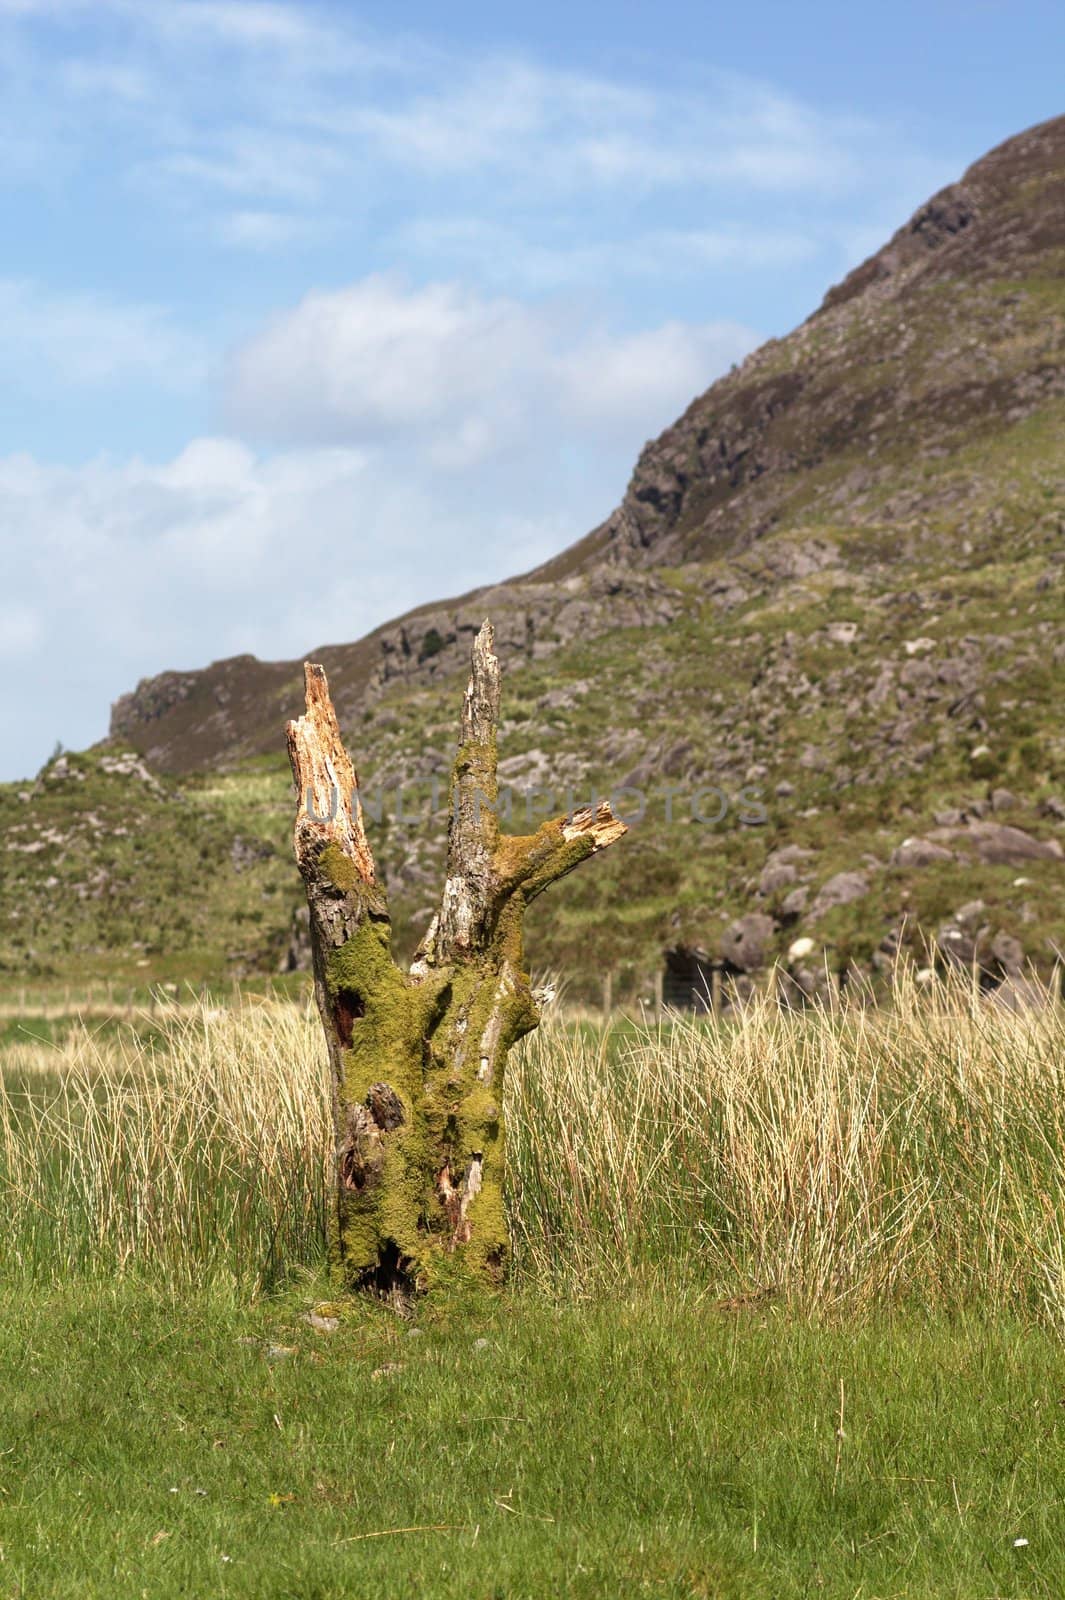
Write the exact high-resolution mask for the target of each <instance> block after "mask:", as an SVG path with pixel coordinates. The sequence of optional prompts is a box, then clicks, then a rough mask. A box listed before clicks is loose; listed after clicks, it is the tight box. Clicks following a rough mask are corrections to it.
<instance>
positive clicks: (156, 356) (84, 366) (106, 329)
mask: <svg viewBox="0 0 1065 1600" xmlns="http://www.w3.org/2000/svg"><path fill="white" fill-rule="evenodd" d="M0 359H2V360H3V362H4V364H5V366H6V367H7V368H8V371H9V372H10V371H11V369H12V368H13V367H19V368H20V369H21V370H22V371H23V374H24V376H25V377H26V379H27V380H28V381H29V382H31V383H33V384H36V383H37V382H39V381H40V380H41V379H42V378H43V379H47V380H49V381H52V382H59V383H61V384H71V385H75V386H79V387H80V386H82V385H95V384H108V383H116V382H121V381H124V380H126V379H128V378H130V377H140V378H151V380H152V382H153V383H155V384H158V385H160V386H162V387H163V388H166V389H188V388H190V387H192V386H194V385H195V384H197V383H200V382H202V381H203V379H204V377H205V376H206V372H207V354H206V347H205V345H204V344H203V343H202V342H201V341H200V340H199V339H197V338H196V337H194V336H191V335H188V334H186V333H184V332H183V331H181V330H180V329H178V328H177V327H176V326H175V325H174V323H173V320H172V319H171V317H170V316H169V315H168V314H167V312H166V311H164V310H163V309H162V308H161V307H159V306H145V305H119V304H115V303H113V302H111V301H109V300H106V299H104V298H102V297H100V296H96V295H87V294H82V295H63V294H56V293H53V292H50V291H48V290H46V289H44V288H43V287H41V286H40V285H39V284H33V283H28V282H20V281H15V280H12V279H0Z"/></svg>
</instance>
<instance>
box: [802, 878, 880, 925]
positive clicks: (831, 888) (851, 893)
mask: <svg viewBox="0 0 1065 1600" xmlns="http://www.w3.org/2000/svg"><path fill="white" fill-rule="evenodd" d="M868 893H869V879H868V878H867V877H866V876H865V874H864V872H837V873H836V875H835V876H834V877H832V878H829V880H828V882H827V883H824V884H822V885H821V887H820V889H819V890H818V891H817V896H816V898H815V900H814V903H813V905H812V906H811V907H810V916H811V917H812V918H813V919H814V921H816V920H817V918H818V917H823V916H824V915H825V914H826V913H827V912H829V911H834V910H835V909H836V907H837V906H845V905H849V904H850V902H851V901H852V900H860V899H861V898H862V896H863V895H866V894H868Z"/></svg>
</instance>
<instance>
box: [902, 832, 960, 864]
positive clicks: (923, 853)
mask: <svg viewBox="0 0 1065 1600" xmlns="http://www.w3.org/2000/svg"><path fill="white" fill-rule="evenodd" d="M953 860H954V855H953V852H952V851H950V850H948V849H946V847H945V846H944V845H941V844H934V843H933V842H932V840H931V839H921V838H917V839H903V841H902V843H901V844H900V845H898V846H897V847H896V848H895V849H894V850H893V851H892V852H891V865H892V866H893V867H931V866H933V865H934V864H935V863H936V862H937V861H953Z"/></svg>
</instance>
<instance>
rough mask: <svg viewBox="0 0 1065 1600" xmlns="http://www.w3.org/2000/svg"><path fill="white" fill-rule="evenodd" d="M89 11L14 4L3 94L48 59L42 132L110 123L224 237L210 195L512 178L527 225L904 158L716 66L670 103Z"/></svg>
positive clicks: (793, 187)
mask: <svg viewBox="0 0 1065 1600" xmlns="http://www.w3.org/2000/svg"><path fill="white" fill-rule="evenodd" d="M81 10H82V6H81V5H79V4H78V0H52V3H51V4H46V3H43V0H42V3H40V4H30V3H21V4H15V3H13V0H7V15H8V17H9V18H10V19H11V22H10V26H11V27H12V28H16V29H18V30H19V49H20V52H21V65H20V66H19V74H20V75H12V74H9V75H8V87H9V88H12V89H13V90H17V88H18V82H21V83H23V84H24V83H25V82H26V66H27V61H28V62H29V66H30V68H32V66H33V60H34V57H33V51H34V48H35V47H36V46H38V45H39V46H40V49H41V50H42V51H43V50H47V51H49V52H51V54H52V55H54V54H55V53H56V52H59V53H60V55H61V60H60V70H59V73H58V77H56V76H55V75H53V77H52V79H51V82H50V102H51V103H50V105H49V116H50V118H51V119H52V122H53V127H54V126H55V124H56V118H57V116H58V126H59V128H60V129H61V130H63V132H64V134H65V137H66V143H67V145H68V148H69V149H70V151H71V152H74V151H76V150H81V151H82V152H83V153H84V156H85V159H88V158H89V156H90V154H91V152H92V150H93V148H94V145H95V144H96V142H97V141H98V138H99V123H98V119H99V117H101V116H102V117H103V118H104V119H105V124H106V125H107V126H108V127H109V129H110V132H109V147H108V156H109V159H110V160H112V161H113V162H116V163H118V164H119V165H120V166H122V165H124V166H125V168H126V170H127V172H128V173H130V174H133V175H139V176H140V178H141V179H142V180H143V178H144V176H145V174H148V175H149V176H150V177H152V178H153V179H154V188H153V192H154V194H155V195H156V196H157V198H158V199H159V200H165V198H166V197H167V195H168V194H169V195H172V197H173V199H174V203H175V204H176V205H178V206H180V207H181V208H182V210H183V214H186V215H187V208H188V205H189V201H190V197H192V198H196V197H197V196H198V198H199V201H200V204H201V210H202V214H203V217H204V225H205V228H206V229H207V230H208V231H213V232H215V233H217V218H216V216H215V215H214V208H215V207H216V205H217V202H218V198H219V195H220V194H223V195H228V196H230V197H231V198H232V202H233V204H234V207H235V209H239V210H252V209H261V208H262V202H263V201H264V200H268V199H270V198H284V199H285V200H286V201H288V202H290V203H292V204H294V205H298V206H300V207H302V208H304V209H305V210H307V211H308V212H309V213H314V212H315V211H318V210H322V211H334V210H336V208H337V206H338V203H341V202H342V200H343V198H344V196H345V195H350V194H351V192H352V188H353V186H354V190H355V192H356V193H357V194H359V195H363V196H369V195H373V196H375V197H376V199H377V200H378V201H380V200H381V198H382V196H385V195H387V194H388V192H389V189H390V186H391V185H393V184H394V182H396V181H397V180H398V181H405V182H416V181H429V180H431V179H434V178H440V177H446V178H447V179H448V180H449V181H452V182H454V183H463V182H467V181H470V182H472V181H475V180H476V181H478V182H481V181H486V182H491V183H494V184H501V185H514V184H516V183H519V182H520V184H521V195H522V203H523V205H524V206H525V207H526V209H529V210H535V209H536V208H537V206H545V207H546V206H557V205H558V204H559V203H560V201H562V202H564V203H571V202H572V203H579V197H580V196H582V195H587V196H595V195H596V194H599V195H602V196H603V197H604V198H605V199H607V200H610V199H620V198H623V199H624V200H625V202H626V203H628V204H631V203H632V202H633V201H634V200H638V199H639V198H640V197H641V196H644V195H646V194H648V193H650V192H652V191H655V192H659V193H661V192H663V191H666V192H668V191H677V192H687V193H688V194H689V195H691V196H692V197H694V196H696V195H700V194H701V195H703V196H704V197H705V196H708V195H710V194H717V195H720V196H721V197H722V198H723V199H724V200H725V201H726V202H727V201H728V198H729V196H730V195H732V196H735V194H736V193H737V192H738V191H740V190H744V189H747V190H751V189H753V190H756V191H762V192H765V193H772V194H777V195H780V196H793V197H800V196H812V197H817V196H825V195H832V194H839V193H842V192H847V191H854V190H856V189H858V188H859V187H860V186H861V184H862V183H863V182H865V181H867V178H868V171H869V167H870V164H873V165H881V166H882V165H884V164H885V163H886V162H887V161H888V160H890V161H892V162H894V163H895V164H896V166H898V165H899V164H904V163H905V161H906V159H907V157H906V150H905V142H904V141H900V140H899V139H895V140H894V141H893V142H892V143H891V146H890V149H885V138H884V130H883V129H882V128H880V127H877V126H875V125H873V124H871V123H869V122H868V121H862V120H859V119H855V118H853V117H847V116H840V115H836V114H833V113H828V112H824V111H820V110H818V109H816V108H815V107H813V106H811V105H808V104H804V103H802V102H801V101H799V100H798V99H796V98H795V97H794V96H790V95H787V94H785V93H782V92H781V91H780V90H778V89H776V88H774V87H773V86H771V85H768V84H765V83H763V82H761V81H760V80H758V79H754V78H744V77H739V76H737V75H735V74H731V73H723V72H720V71H717V70H715V69H714V68H713V67H712V65H711V66H708V67H707V68H706V69H705V70H704V71H703V73H702V77H701V81H700V82H699V83H698V85H697V86H696V87H693V86H691V85H690V84H689V85H688V86H686V87H671V88H669V89H666V88H664V87H663V86H661V85H656V86H654V87H649V86H648V85H646V84H641V83H637V82H625V81H619V80H612V79H607V78H604V77H597V76H595V75H594V74H590V73H577V72H572V71H563V70H558V69H552V68H548V67H545V66H542V65H538V64H536V63H535V62H531V61H529V60H526V59H522V58H520V57H517V56H503V57H499V56H489V57H484V56H482V57H478V56H476V55H472V56H471V55H468V54H464V55H462V56H459V55H457V54H455V53H450V52H447V51H445V50H441V49H431V48H429V47H427V46H424V45H419V44H418V42H417V41H411V40H409V39H404V40H402V41H399V40H395V39H391V38H388V37H386V36H382V35H378V36H372V35H371V34H370V33H369V32H368V31H367V30H366V29H363V28H360V27H359V26H358V25H357V24H356V23H355V21H354V20H353V19H352V18H351V16H350V13H348V12H345V11H341V12H338V11H327V10H324V9H319V8H316V7H314V6H311V5H307V6H302V5H301V6H296V5H292V4H281V3H277V4H266V3H255V0H184V3H180V0H136V3H134V0H97V3H96V6H95V11H94V14H96V15H104V16H107V17H108V18H109V19H110V23H111V25H110V26H109V27H107V28H101V29H100V30H98V34H97V35H92V34H91V33H89V34H87V33H86V30H84V29H81V30H77V31H75V32H71V31H70V30H69V27H68V26H67V25H68V24H69V22H70V20H71V18H72V17H74V16H76V15H78V14H79V13H80V12H81ZM20 24H21V26H20ZM2 72H3V65H2V62H0V74H2ZM16 76H18V82H16ZM2 87H3V85H2V84H0V88H2ZM57 96H58V98H59V100H60V102H61V103H60V104H58V105H57V104H56V98H57ZM0 131H2V130H0ZM0 181H2V174H0ZM149 187H152V186H151V185H149ZM767 231H768V232H773V231H774V230H773V229H772V227H768V228H767ZM275 242H276V243H277V245H279V246H280V245H282V244H283V243H284V242H285V241H284V236H283V234H282V233H281V232H279V233H278V234H277V236H276V240H275Z"/></svg>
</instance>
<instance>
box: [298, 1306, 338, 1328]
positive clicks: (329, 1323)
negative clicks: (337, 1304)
mask: <svg viewBox="0 0 1065 1600" xmlns="http://www.w3.org/2000/svg"><path fill="white" fill-rule="evenodd" d="M303 1320H304V1322H306V1323H307V1325H308V1326H309V1327H311V1328H313V1329H314V1331H315V1333H336V1331H337V1329H338V1328H339V1327H340V1318H339V1317H320V1316H319V1315H318V1313H317V1311H308V1313H307V1315H306V1316H305V1317H304V1319H303Z"/></svg>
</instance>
